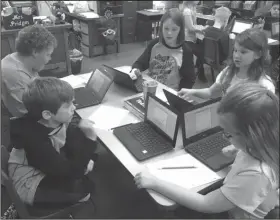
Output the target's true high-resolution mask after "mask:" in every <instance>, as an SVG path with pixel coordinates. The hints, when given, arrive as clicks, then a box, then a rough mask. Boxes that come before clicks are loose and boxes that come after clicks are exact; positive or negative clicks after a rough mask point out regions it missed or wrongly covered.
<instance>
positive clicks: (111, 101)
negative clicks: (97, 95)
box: [75, 73, 228, 207]
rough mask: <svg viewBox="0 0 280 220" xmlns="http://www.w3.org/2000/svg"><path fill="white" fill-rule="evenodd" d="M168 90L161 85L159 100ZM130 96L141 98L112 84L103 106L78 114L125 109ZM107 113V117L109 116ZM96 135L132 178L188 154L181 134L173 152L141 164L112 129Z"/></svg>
mask: <svg viewBox="0 0 280 220" xmlns="http://www.w3.org/2000/svg"><path fill="white" fill-rule="evenodd" d="M89 75H90V73H87V74H84V75H79V76H75V77H79V79H83V80H84V81H85V82H86V81H87V79H88V78H89ZM144 78H146V79H149V77H148V76H144ZM163 88H166V89H168V90H170V88H167V87H166V86H164V85H162V84H159V86H158V88H157V92H156V96H158V97H159V98H161V99H163V97H165V96H164V95H163V94H164V93H163V91H162V89H163ZM130 96H139V94H135V93H134V92H133V91H131V90H128V89H125V88H123V87H120V86H118V85H116V84H114V83H113V84H112V85H111V87H110V89H109V90H108V92H107V94H106V96H105V98H104V100H103V102H102V104H100V105H97V106H92V107H88V108H84V109H79V110H77V112H78V114H79V115H80V116H81V117H82V118H91V117H92V115H93V114H95V113H96V112H97V111H98V110H100V108H104V107H106V106H107V107H114V108H117V109H123V107H122V106H123V100H124V99H125V98H127V97H130ZM114 108H112V112H111V115H113V116H115V113H116V111H115V110H114ZM108 114H109V113H107V114H106V115H108ZM118 120H119V126H121V125H124V124H129V123H135V122H138V121H139V119H138V118H136V116H134V115H133V114H131V113H130V112H127V113H126V114H125V115H123V116H122V118H121V119H118ZM96 133H97V136H98V138H99V140H100V141H101V142H102V143H103V145H104V146H106V147H107V149H108V150H109V152H111V153H112V154H113V155H114V156H115V157H116V158H117V159H118V161H119V162H120V163H121V164H122V165H123V166H124V167H125V168H126V169H127V170H128V171H129V172H130V173H131V175H132V177H134V176H135V175H136V174H137V173H138V172H140V171H141V170H143V168H144V167H145V166H146V165H149V164H152V163H155V162H158V161H161V160H163V159H169V158H172V157H175V156H179V155H183V154H186V152H185V150H184V149H183V144H182V135H180V131H179V134H178V136H177V143H176V147H175V149H174V150H173V151H170V152H167V153H165V154H162V155H159V156H157V157H154V158H151V159H148V160H145V161H142V162H139V161H137V160H136V159H135V158H134V156H132V155H131V154H130V152H129V151H128V150H127V149H126V148H125V147H124V146H123V144H122V143H121V142H120V141H119V140H118V138H117V137H116V136H115V135H114V134H113V132H112V130H111V129H108V127H107V129H100V128H96ZM227 171H228V170H227V169H224V170H222V171H220V172H219V173H218V174H219V175H220V176H221V177H224V176H225V174H226V172H227ZM209 185H211V184H208V185H204V186H200V187H196V188H193V189H192V190H193V191H195V192H198V191H199V190H201V189H203V188H205V187H206V186H209ZM148 192H149V194H150V195H151V196H152V198H153V199H154V200H155V201H156V202H157V203H158V204H160V205H162V206H165V207H173V205H175V203H174V202H173V201H171V200H169V199H168V198H166V197H164V196H162V195H160V194H158V193H156V192H154V191H152V190H148Z"/></svg>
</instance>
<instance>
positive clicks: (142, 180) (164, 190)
mask: <svg viewBox="0 0 280 220" xmlns="http://www.w3.org/2000/svg"><path fill="white" fill-rule="evenodd" d="M135 182H136V185H137V187H138V188H148V189H152V190H154V191H156V192H159V193H160V194H162V195H164V196H166V197H168V198H169V199H171V200H172V201H174V202H176V203H178V204H180V205H183V206H185V207H188V208H190V209H193V210H196V211H198V212H204V213H218V212H224V211H228V210H230V209H232V208H234V207H235V206H234V204H233V203H231V202H230V201H229V200H228V199H227V198H226V197H225V196H224V195H223V194H222V192H221V191H220V189H217V190H215V191H212V192H210V193H208V194H207V195H201V194H199V193H196V192H192V191H190V190H188V189H186V188H183V187H181V186H178V185H175V184H172V183H169V182H166V181H163V180H159V179H157V178H156V177H155V176H153V175H152V174H151V173H150V172H149V171H147V170H146V171H144V172H142V173H139V174H137V175H136V176H135Z"/></svg>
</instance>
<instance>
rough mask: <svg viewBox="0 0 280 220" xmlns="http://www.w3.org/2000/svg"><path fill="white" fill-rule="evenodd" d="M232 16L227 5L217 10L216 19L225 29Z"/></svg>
mask: <svg viewBox="0 0 280 220" xmlns="http://www.w3.org/2000/svg"><path fill="white" fill-rule="evenodd" d="M230 16H231V11H230V10H229V9H228V8H227V7H224V6H221V7H219V8H217V9H216V10H215V21H216V20H217V21H219V22H220V23H222V24H223V26H222V28H223V29H224V28H225V27H226V26H227V24H228V20H229V17H230Z"/></svg>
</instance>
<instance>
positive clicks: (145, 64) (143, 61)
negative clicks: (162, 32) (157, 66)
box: [132, 38, 159, 72]
mask: <svg viewBox="0 0 280 220" xmlns="http://www.w3.org/2000/svg"><path fill="white" fill-rule="evenodd" d="M158 41H159V40H158V38H156V39H154V40H152V41H151V42H150V43H149V44H148V46H147V47H146V49H145V50H144V52H143V53H142V54H141V56H140V57H139V58H138V59H137V60H136V61H135V62H134V63H133V65H132V69H139V70H140V71H141V72H142V71H145V70H146V69H148V68H149V62H150V57H151V51H152V48H153V46H154V45H155V44H156V43H158Z"/></svg>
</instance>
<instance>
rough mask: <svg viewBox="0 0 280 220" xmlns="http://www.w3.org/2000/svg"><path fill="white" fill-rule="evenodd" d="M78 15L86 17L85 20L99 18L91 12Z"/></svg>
mask: <svg viewBox="0 0 280 220" xmlns="http://www.w3.org/2000/svg"><path fill="white" fill-rule="evenodd" d="M79 15H81V16H83V17H86V18H99V15H98V14H96V13H94V12H92V11H89V12H82V13H79Z"/></svg>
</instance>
